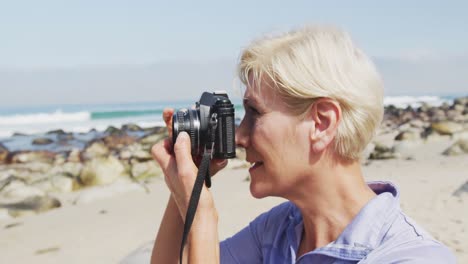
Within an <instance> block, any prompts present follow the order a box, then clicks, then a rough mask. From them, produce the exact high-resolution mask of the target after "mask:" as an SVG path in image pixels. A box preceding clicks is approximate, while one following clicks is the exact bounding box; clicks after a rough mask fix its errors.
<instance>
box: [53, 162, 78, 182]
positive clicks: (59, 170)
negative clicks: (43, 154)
mask: <svg viewBox="0 0 468 264" xmlns="http://www.w3.org/2000/svg"><path fill="white" fill-rule="evenodd" d="M82 169H83V164H81V163H77V162H66V163H64V164H62V165H59V166H55V167H53V168H52V169H51V170H50V172H49V173H50V174H53V175H59V174H62V175H66V176H68V177H71V178H78V177H79V176H80V174H81V170H82Z"/></svg>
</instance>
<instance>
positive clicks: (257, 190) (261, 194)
mask: <svg viewBox="0 0 468 264" xmlns="http://www.w3.org/2000/svg"><path fill="white" fill-rule="evenodd" d="M250 194H252V196H253V197H254V198H257V199H261V198H265V197H267V196H268V192H266V190H265V188H262V187H261V186H259V185H258V184H255V182H254V181H252V180H250Z"/></svg>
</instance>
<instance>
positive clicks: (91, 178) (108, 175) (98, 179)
mask: <svg viewBox="0 0 468 264" xmlns="http://www.w3.org/2000/svg"><path fill="white" fill-rule="evenodd" d="M124 172H125V168H124V166H123V165H122V163H120V162H119V160H118V159H116V158H115V157H113V156H109V157H100V158H95V159H93V160H91V161H88V162H86V163H85V165H84V167H83V169H82V171H81V174H80V177H79V179H80V181H81V183H83V184H84V185H87V186H89V185H105V184H110V183H112V182H114V181H115V180H116V179H118V178H119V177H121V176H122V175H124Z"/></svg>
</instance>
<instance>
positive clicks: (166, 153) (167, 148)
mask: <svg viewBox="0 0 468 264" xmlns="http://www.w3.org/2000/svg"><path fill="white" fill-rule="evenodd" d="M151 155H152V156H153V158H154V159H155V160H156V161H157V162H158V163H159V166H160V167H161V168H162V169H163V170H164V171H168V170H169V168H170V165H171V159H173V157H172V156H171V144H170V142H169V139H165V140H164V141H162V142H159V143H158V144H155V145H153V147H152V148H151Z"/></svg>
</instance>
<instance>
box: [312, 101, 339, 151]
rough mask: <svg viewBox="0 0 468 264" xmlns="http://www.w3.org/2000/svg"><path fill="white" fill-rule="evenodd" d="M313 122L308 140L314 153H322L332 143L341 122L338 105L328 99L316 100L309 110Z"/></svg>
mask: <svg viewBox="0 0 468 264" xmlns="http://www.w3.org/2000/svg"><path fill="white" fill-rule="evenodd" d="M309 111H310V112H309V117H310V118H311V119H312V120H313V124H314V125H313V126H312V127H311V131H310V139H311V144H312V149H313V151H314V152H316V153H318V152H322V151H324V150H325V149H326V148H327V147H328V146H329V145H330V143H331V142H332V141H333V139H334V138H335V135H336V131H337V129H338V125H339V122H340V120H341V107H340V104H339V103H338V102H336V101H334V100H332V99H329V98H318V99H317V100H316V101H315V102H314V103H313V104H312V106H311V108H309Z"/></svg>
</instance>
